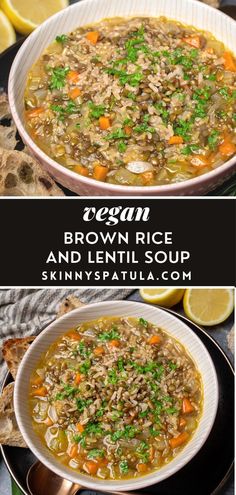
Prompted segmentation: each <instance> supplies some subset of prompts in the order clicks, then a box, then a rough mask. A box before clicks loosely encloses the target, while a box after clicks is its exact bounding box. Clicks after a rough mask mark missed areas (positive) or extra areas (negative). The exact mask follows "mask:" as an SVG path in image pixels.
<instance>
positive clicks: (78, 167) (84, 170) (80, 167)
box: [74, 165, 89, 177]
mask: <svg viewBox="0 0 236 495" xmlns="http://www.w3.org/2000/svg"><path fill="white" fill-rule="evenodd" d="M74 172H76V173H77V174H80V175H83V176H84V177H88V175H89V171H88V169H87V167H83V165H75V166H74Z"/></svg>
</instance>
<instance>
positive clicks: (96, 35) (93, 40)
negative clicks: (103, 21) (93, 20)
mask: <svg viewBox="0 0 236 495" xmlns="http://www.w3.org/2000/svg"><path fill="white" fill-rule="evenodd" d="M86 38H87V40H89V41H90V43H92V44H93V45H96V43H97V41H98V38H99V32H98V31H90V32H89V33H87V34H86Z"/></svg>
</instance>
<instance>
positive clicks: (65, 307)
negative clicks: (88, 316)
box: [57, 295, 86, 318]
mask: <svg viewBox="0 0 236 495" xmlns="http://www.w3.org/2000/svg"><path fill="white" fill-rule="evenodd" d="M81 306H86V304H85V303H83V302H82V301H80V299H79V298H78V297H75V296H72V295H71V296H68V297H67V298H66V299H64V301H62V303H61V304H60V306H59V309H58V312H57V318H59V317H60V316H63V315H65V314H66V313H69V312H70V311H72V310H73V309H75V308H80V307H81Z"/></svg>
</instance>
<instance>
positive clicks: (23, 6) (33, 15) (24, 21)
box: [0, 0, 68, 34]
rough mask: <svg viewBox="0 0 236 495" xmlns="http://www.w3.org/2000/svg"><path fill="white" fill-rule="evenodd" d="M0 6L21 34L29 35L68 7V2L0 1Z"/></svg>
mask: <svg viewBox="0 0 236 495" xmlns="http://www.w3.org/2000/svg"><path fill="white" fill-rule="evenodd" d="M0 6H1V8H2V10H3V11H4V12H5V14H6V15H7V17H8V19H9V20H10V21H11V22H12V24H13V26H14V27H15V29H16V30H17V31H18V32H19V33H21V34H29V33H31V32H32V31H33V30H34V29H35V28H36V27H37V26H38V25H39V24H41V23H42V22H43V21H45V20H46V19H47V18H48V17H50V16H51V15H53V14H55V13H56V12H58V11H59V10H62V9H64V8H65V7H67V6H68V0H40V2H32V1H30V0H0Z"/></svg>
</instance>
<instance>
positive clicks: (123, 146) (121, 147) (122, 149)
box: [118, 141, 127, 153]
mask: <svg viewBox="0 0 236 495" xmlns="http://www.w3.org/2000/svg"><path fill="white" fill-rule="evenodd" d="M126 148H127V144H126V143H125V142H124V141H120V142H119V143H118V151H119V152H120V153H124V152H125V150H126Z"/></svg>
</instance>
